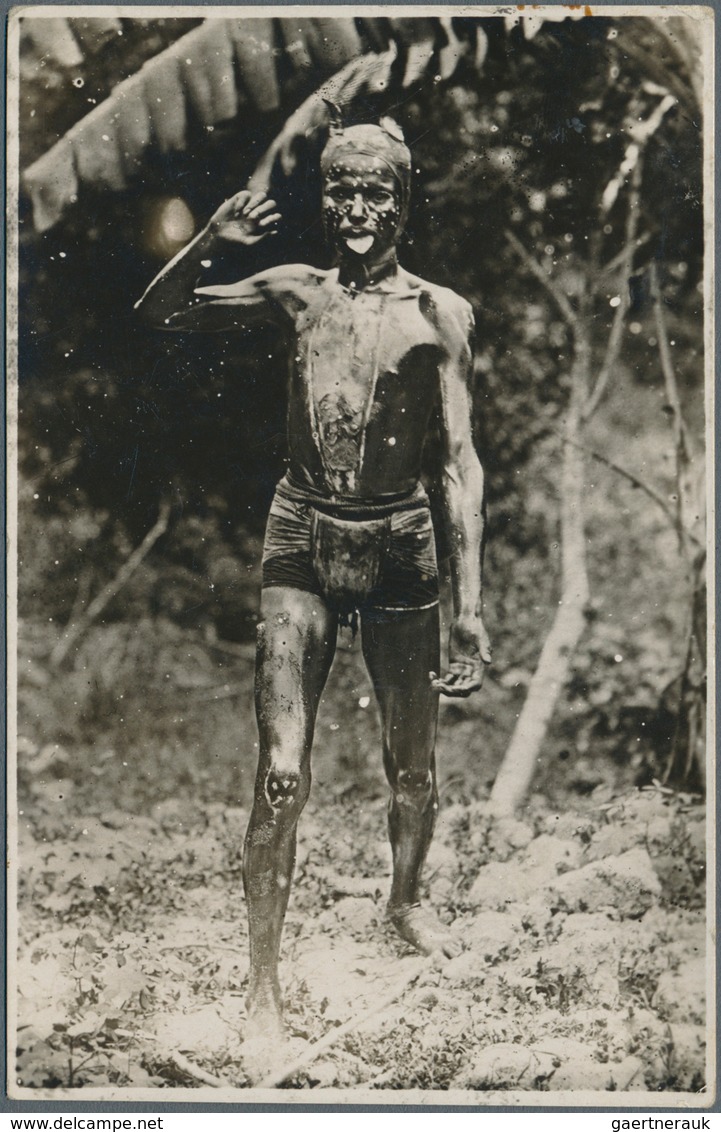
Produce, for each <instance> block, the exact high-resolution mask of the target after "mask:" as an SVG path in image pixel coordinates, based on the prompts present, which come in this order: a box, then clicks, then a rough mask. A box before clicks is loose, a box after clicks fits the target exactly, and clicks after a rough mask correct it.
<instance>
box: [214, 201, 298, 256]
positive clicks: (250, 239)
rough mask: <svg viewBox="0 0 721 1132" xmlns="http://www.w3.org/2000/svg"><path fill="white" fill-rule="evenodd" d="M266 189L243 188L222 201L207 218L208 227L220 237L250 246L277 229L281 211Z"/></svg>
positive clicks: (274, 232) (272, 234)
mask: <svg viewBox="0 0 721 1132" xmlns="http://www.w3.org/2000/svg"><path fill="white" fill-rule="evenodd" d="M277 207H278V206H277V205H276V203H275V201H274V200H269V199H268V197H267V196H266V195H265V193H251V192H249V191H248V189H243V190H242V191H241V192H239V193H236V194H235V196H232V197H230V199H229V200H226V201H225V202H224V203H223V204H221V206H220V208H219V209H218V211H217V212H215V213H214V214H213V215H212V216H211V218H210V221H209V222H208V230H209V231H210V232H212V234H213V235H214V236H217V237H218V238H219V239H221V240H231V241H232V242H233V243H236V244H244V245H245V246H246V247H251V246H252V245H253V244H257V243H258V242H259V241H260V240H264V239H265V238H266V236H274V235H275V234H276V233H277V231H278V221H279V220H280V219H281V216H280V213H279V212H276V211H275V210H276V208H277Z"/></svg>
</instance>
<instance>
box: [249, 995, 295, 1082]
mask: <svg viewBox="0 0 721 1132" xmlns="http://www.w3.org/2000/svg"><path fill="white" fill-rule="evenodd" d="M247 1007H248V1021H247V1023H246V1026H245V1039H244V1041H243V1045H242V1047H241V1057H242V1060H243V1066H244V1068H245V1071H246V1073H247V1074H248V1076H249V1078H250V1080H251V1081H252V1082H253V1083H254V1084H255V1083H257V1082H258V1081H260V1080H262V1079H263V1078H264V1077H266V1076H268V1074H269V1073H271V1072H272V1071H273V1070H274V1069H275V1068H277V1067H279V1066H280V1065H281V1064H282V1063H283V1061H284V1058H285V1046H286V1031H285V1026H284V1024H283V1016H282V1014H281V1009H280V995H279V994H276V993H275V992H274V991H273V990H272V989H271V990H268V991H265V992H259V993H257V994H254V995H251V996H249V998H248V1001H247Z"/></svg>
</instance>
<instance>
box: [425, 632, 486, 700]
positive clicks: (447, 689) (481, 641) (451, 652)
mask: <svg viewBox="0 0 721 1132" xmlns="http://www.w3.org/2000/svg"><path fill="white" fill-rule="evenodd" d="M490 663H491V645H490V642H489V640H488V634H487V632H486V630H485V627H484V625H483V621H482V620H481V618H480V617H472V618H469V619H468V620H461V619H459V620H457V621H454V622H453V624H452V625H451V633H450V640H449V643H448V672H447V673H446V675H445V676H438V675H437V674H436V673H435V672H431V673H430V678H431V687H432V688H433V689H434V690H435V691H436V692H441V693H442V694H443V695H444V696H470V694H471V692H477V691H478V689H479V688H480V687H481V685H482V684H483V675H484V666H485V665H486V664H490Z"/></svg>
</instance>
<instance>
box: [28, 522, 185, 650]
mask: <svg viewBox="0 0 721 1132" xmlns="http://www.w3.org/2000/svg"><path fill="white" fill-rule="evenodd" d="M169 519H170V504H169V503H168V502H167V501H163V502H162V503H161V504H160V512H159V514H158V518H157V519H156V520H155V523H154V524H153V526H152V527H151V528H150V530H149V531H148V533H147V534H146V536H145V538H144V539H143V541H142V542H141V543H140V546H137V547H136V548H135V550H134V551H133V552H132V554H130V555H129V556H128V558H126V560H125V562H123V564H122V566H121V567H120V569H119V570H118V572H117V574H116V575H115V577H114V578H112V579H111V580H110V581H109V582H108V584H107V585H106V586H105V587H104V588H103V589H102V590H101V591H100V593H99V594H98V595H97V597H95V598H94V599H93V600H92V601H91V602H90V605H89V606H88V608H87V609H86V611H85V613H84V614H83V616H82V617H79V618H78V620H77V621H76V622H75V624H74V625H70V626H69V627H68V629H67V631H66V632H65V634H64V635H63V637H62V639H61V640H60V641H58V643H57V644H56V646H55V648H54V649H53V651H52V653H51V656H50V665H51V667H52V668H57V667H59V665H61V664H62V662H63V661H64V660H65V657H66V656H67V655H68V653H69V652H70V649H71V648H72V647H73V645H74V644H75V643H76V641H78V640H79V639H80V637H82V636H83V634H84V633H86V632H87V630H88V629H89V628H90V626H91V625H92V623H93V621H95V619H96V618H97V617H99V616H100V614H101V613H102V612H103V610H104V609H105V607H106V605H108V603H109V602H110V601H111V600H112V599H113V598H114V597H115V596H116V594H118V593H120V591H121V589H122V588H123V586H124V585H125V584H126V582H128V581H129V579H130V578H131V576H132V575H133V574H134V573H135V571H136V570H137V568H138V566H139V565H140V563H141V562H142V561H143V559H144V558H145V557H146V555H147V554H148V553H149V551H150V550H151V549H152V548H153V546H154V545H155V543H156V542H157V541H158V539H159V538H160V536H161V535H163V534H165V532H166V531H167V529H168V522H169Z"/></svg>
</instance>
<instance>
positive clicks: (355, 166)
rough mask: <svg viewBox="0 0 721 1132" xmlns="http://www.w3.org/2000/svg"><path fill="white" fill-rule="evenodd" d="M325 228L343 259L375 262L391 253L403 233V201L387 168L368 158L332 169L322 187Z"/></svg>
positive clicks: (362, 156) (356, 158) (354, 158)
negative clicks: (401, 231) (401, 230)
mask: <svg viewBox="0 0 721 1132" xmlns="http://www.w3.org/2000/svg"><path fill="white" fill-rule="evenodd" d="M323 224H324V226H325V231H326V236H327V238H328V241H329V243H330V244H331V246H332V247H334V248H335V249H336V251H337V252H338V253H339V255H340V256H341V258H360V259H361V260H365V261H369V262H373V261H375V260H377V259H379V258H380V257H382V256H383V255H384V254H385V253H386V252H387V251H389V250H390V249H391V248H392V247H393V246H394V245H395V243H396V240H397V239H398V235H399V233H400V228H401V198H400V191H399V186H398V182H397V181H396V178H395V177H394V176H393V174H392V173H391V171H390V169H389V168H388V166H387V165H385V164H384V163H383V162H382V161H378V160H376V159H375V158H374V157H371V156H366V155H365V154H355V155H353V156H352V157H349V158H345V159H343V161H342V163H339V164H337V165H332V166H331V167H330V169H329V170H328V173H327V176H326V179H325V183H324V185H323Z"/></svg>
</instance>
